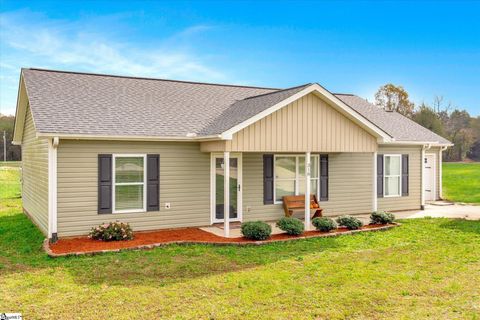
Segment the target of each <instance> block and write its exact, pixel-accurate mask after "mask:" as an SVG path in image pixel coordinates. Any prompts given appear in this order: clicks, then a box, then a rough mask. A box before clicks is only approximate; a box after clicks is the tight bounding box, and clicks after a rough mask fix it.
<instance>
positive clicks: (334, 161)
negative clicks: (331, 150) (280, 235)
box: [243, 153, 373, 221]
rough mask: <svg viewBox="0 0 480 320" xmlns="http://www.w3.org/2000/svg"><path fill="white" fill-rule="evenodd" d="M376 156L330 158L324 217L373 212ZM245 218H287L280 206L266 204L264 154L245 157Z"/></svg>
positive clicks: (358, 154) (349, 154)
mask: <svg viewBox="0 0 480 320" xmlns="http://www.w3.org/2000/svg"><path fill="white" fill-rule="evenodd" d="M372 172H373V153H336V154H329V200H328V201H323V202H321V203H320V205H321V207H322V208H324V215H326V216H333V215H341V214H360V213H368V212H371V209H372V193H373V177H372ZM243 185H244V188H243V217H244V220H245V221H249V220H276V219H279V218H281V217H282V216H283V215H284V211H283V207H282V205H281V204H272V205H264V204H263V154H261V153H244V154H243Z"/></svg>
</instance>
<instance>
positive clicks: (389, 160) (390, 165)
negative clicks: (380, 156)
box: [385, 156, 400, 176]
mask: <svg viewBox="0 0 480 320" xmlns="http://www.w3.org/2000/svg"><path fill="white" fill-rule="evenodd" d="M385 175H386V176H391V175H400V157H390V156H386V157H385Z"/></svg>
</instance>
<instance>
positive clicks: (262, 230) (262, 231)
mask: <svg viewBox="0 0 480 320" xmlns="http://www.w3.org/2000/svg"><path fill="white" fill-rule="evenodd" d="M241 231H242V234H243V236H244V237H245V238H247V239H250V240H265V239H268V238H269V237H270V235H271V234H272V227H270V225H269V224H267V223H265V222H262V221H250V222H244V223H242V227H241Z"/></svg>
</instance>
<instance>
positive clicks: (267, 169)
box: [263, 154, 275, 204]
mask: <svg viewBox="0 0 480 320" xmlns="http://www.w3.org/2000/svg"><path fill="white" fill-rule="evenodd" d="M274 200H275V199H273V154H264V155H263V204H273V202H274Z"/></svg>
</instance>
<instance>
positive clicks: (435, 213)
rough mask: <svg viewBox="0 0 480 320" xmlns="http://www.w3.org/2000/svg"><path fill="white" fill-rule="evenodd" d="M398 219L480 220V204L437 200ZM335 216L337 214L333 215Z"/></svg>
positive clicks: (235, 228) (217, 231)
mask: <svg viewBox="0 0 480 320" xmlns="http://www.w3.org/2000/svg"><path fill="white" fill-rule="evenodd" d="M394 214H395V217H396V218H397V219H415V218H425V217H432V218H454V219H467V220H480V205H478V206H475V205H468V204H460V203H450V202H445V201H436V202H433V203H430V204H427V205H426V206H425V210H412V211H401V212H394ZM355 217H357V218H359V219H360V220H362V222H363V223H364V224H368V223H370V215H369V214H362V215H355ZM332 218H335V216H332ZM266 222H267V223H268V224H269V225H270V226H271V227H272V234H279V233H283V231H282V230H280V229H279V228H277V227H276V226H275V223H276V221H266ZM200 229H202V230H204V231H207V232H210V233H212V234H214V235H217V236H220V237H223V228H222V227H219V226H208V227H203V228H200ZM310 230H315V228H314V227H313V225H311V226H310ZM241 236H242V234H241V232H240V224H239V223H236V224H233V223H232V226H231V228H230V238H238V237H241Z"/></svg>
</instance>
